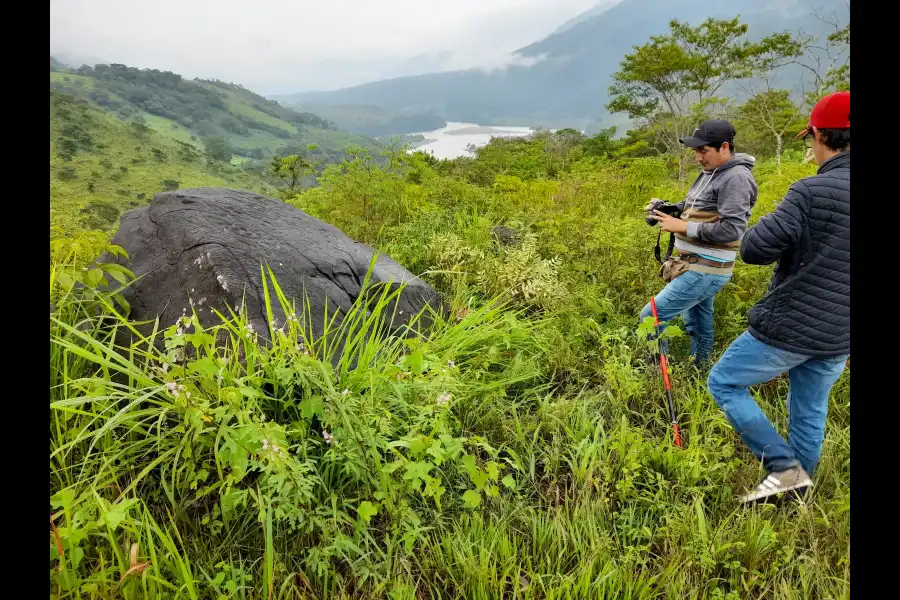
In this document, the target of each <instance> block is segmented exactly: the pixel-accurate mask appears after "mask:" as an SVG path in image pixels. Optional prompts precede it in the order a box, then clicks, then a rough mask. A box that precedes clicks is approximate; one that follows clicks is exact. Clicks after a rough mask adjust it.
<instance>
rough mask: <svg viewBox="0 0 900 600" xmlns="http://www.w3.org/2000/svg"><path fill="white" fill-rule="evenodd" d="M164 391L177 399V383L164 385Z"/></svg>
mask: <svg viewBox="0 0 900 600" xmlns="http://www.w3.org/2000/svg"><path fill="white" fill-rule="evenodd" d="M166 389H167V390H168V391H169V393H170V394H172V397H173V398H177V397H178V384H177V383H175V382H174V381H170V382H168V383H167V384H166Z"/></svg>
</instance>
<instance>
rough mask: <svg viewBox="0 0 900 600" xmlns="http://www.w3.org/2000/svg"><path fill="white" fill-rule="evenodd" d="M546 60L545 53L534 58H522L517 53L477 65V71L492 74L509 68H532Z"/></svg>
mask: <svg viewBox="0 0 900 600" xmlns="http://www.w3.org/2000/svg"><path fill="white" fill-rule="evenodd" d="M545 60H547V53H546V52H543V53H541V54H538V55H536V56H523V55H521V54H519V53H518V52H513V53H512V54H507V55H505V56H499V57H495V58H494V60H493V61H491V62H488V63H487V64H480V65H478V67H477V69H478V70H479V71H484V72H486V73H492V72H495V71H505V70H506V69H508V68H509V67H533V66H534V65H536V64H538V63H541V62H544V61H545Z"/></svg>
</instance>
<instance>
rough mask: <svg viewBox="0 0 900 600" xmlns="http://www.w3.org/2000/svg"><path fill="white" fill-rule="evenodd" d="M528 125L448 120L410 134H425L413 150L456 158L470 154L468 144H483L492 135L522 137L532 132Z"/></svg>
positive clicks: (440, 156)
mask: <svg viewBox="0 0 900 600" xmlns="http://www.w3.org/2000/svg"><path fill="white" fill-rule="evenodd" d="M533 131H534V130H533V129H531V128H530V127H511V126H510V127H508V126H506V125H476V124H475V123H457V122H452V121H451V122H449V123H447V125H446V126H444V127H441V128H440V129H435V130H434V131H420V132H418V133H416V134H411V135H422V136H425V141H424V142H423V143H422V144H421V145H420V146H418V147H416V148H414V150H421V151H422V152H427V153H429V154H431V155H433V156H434V157H435V158H441V159H445V158H457V157H460V156H472V153H471V152H469V151H468V150H467V148H468V147H469V146H470V145H473V146H475V147H480V146H484V145H485V144H487V143H488V142H490V141H491V138H492V137H522V136H526V135H528V134H530V133H533Z"/></svg>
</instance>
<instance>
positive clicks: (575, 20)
mask: <svg viewBox="0 0 900 600" xmlns="http://www.w3.org/2000/svg"><path fill="white" fill-rule="evenodd" d="M621 1H622V0H600V2H599V3H598V4H597V5H596V6H593V7H592V8H589V9H587V10H586V11H584V12H583V13H581V14H578V15H575V16H574V17H572V18H571V19H569V20H568V21H566V22H565V23H563V24H562V25H560V26H559V27H557V28H556V31H554V32H553V33H551V34H550V35H556V34H558V33H562V32H564V31H568V30H569V29H572V28H573V27H575V26H576V25H578V24H579V23H583V22H584V21H587V20H588V19H591V18H593V17H596V16H598V15H602V14H603V13H605V12H606V11H607V10H609V9H610V8H612V7H613V6H614V5H615V4H616V3H617V2H621Z"/></svg>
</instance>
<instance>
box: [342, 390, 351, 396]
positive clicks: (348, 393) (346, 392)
mask: <svg viewBox="0 0 900 600" xmlns="http://www.w3.org/2000/svg"><path fill="white" fill-rule="evenodd" d="M349 395H350V390H348V389H347V388H344V391H343V392H341V396H343V397H344V398H346V397H347V396H349Z"/></svg>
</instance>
